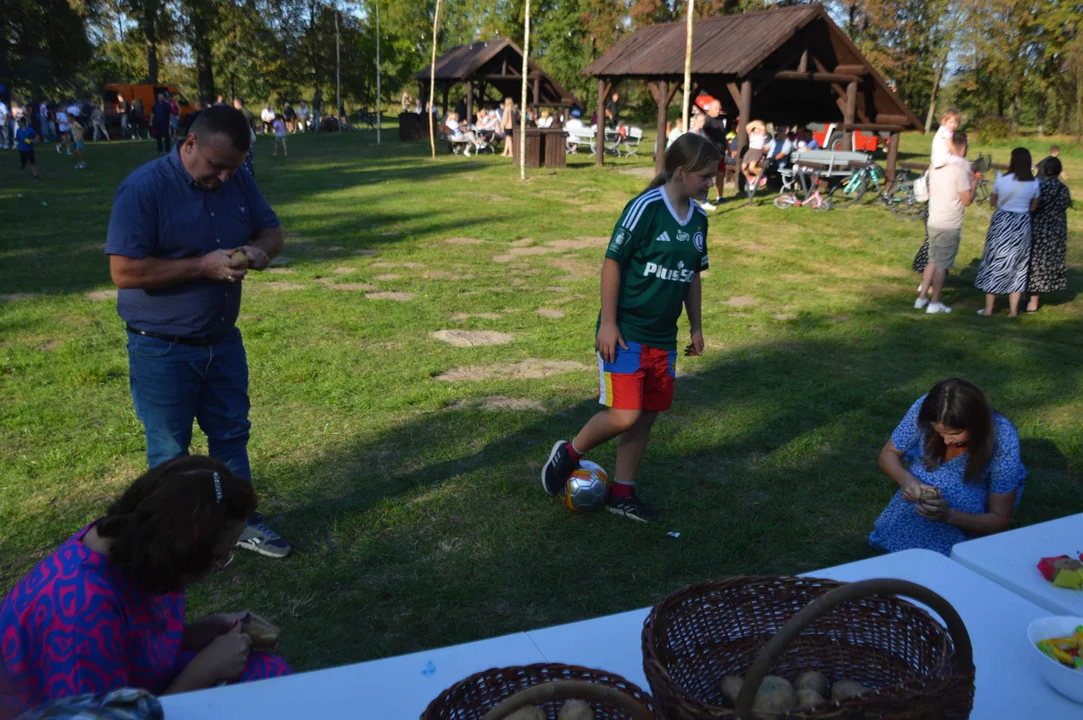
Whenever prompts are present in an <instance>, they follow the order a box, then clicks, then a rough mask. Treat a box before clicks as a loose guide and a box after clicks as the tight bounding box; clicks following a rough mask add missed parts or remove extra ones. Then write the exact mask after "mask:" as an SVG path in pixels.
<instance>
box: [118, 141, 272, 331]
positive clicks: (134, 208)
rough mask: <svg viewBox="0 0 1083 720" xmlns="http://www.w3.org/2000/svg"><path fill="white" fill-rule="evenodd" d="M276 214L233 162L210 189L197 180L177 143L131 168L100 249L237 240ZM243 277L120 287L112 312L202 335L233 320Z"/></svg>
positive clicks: (173, 248) (195, 251)
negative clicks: (151, 287) (223, 179)
mask: <svg viewBox="0 0 1083 720" xmlns="http://www.w3.org/2000/svg"><path fill="white" fill-rule="evenodd" d="M278 224H279V223H278V216H277V215H275V213H274V211H273V210H271V206H270V205H268V204H267V201H266V200H264V199H263V194H262V193H261V192H260V191H259V188H258V187H257V186H256V181H255V180H253V179H252V176H251V175H249V174H248V172H247V171H245V170H243V169H242V170H238V171H237V173H236V174H235V175H234V176H233V177H232V178H231V179H230V180H229V182H226V183H224V184H222V185H220V186H219V187H218V189H217V190H213V191H206V190H203V189H201V188H200V187H199V185H197V184H196V182H195V181H194V180H193V179H192V176H191V175H189V174H188V171H187V170H185V169H184V165H182V164H181V159H180V154H179V152H178V151H177V150H174V151H173V152H171V153H169V154H168V155H166V156H165V157H162V158H158V159H157V160H152V161H151V162H149V163H147V164H146V165H143V166H142V167H140V168H138V169H137V170H136V171H135V172H133V173H132V174H131V175H129V176H128V178H127V179H126V180H125V181H124V182H123V183H121V185H120V188H119V189H118V190H117V194H116V197H115V198H114V199H113V214H112V216H111V217H110V218H109V234H108V237H107V238H106V241H105V253H106V254H107V255H123V256H125V257H130V258H146V257H155V258H162V259H165V260H178V259H182V258H194V257H200V256H202V255H206V254H207V253H210V252H213V251H215V250H229V249H231V248H237V247H241V246H243V245H247V244H249V242H250V241H251V240H252V238H254V237H255V236H256V235H257V234H259V233H260V231H262V230H263V229H265V228H269V227H277V226H278ZM242 285H243V283H239V282H238V283H230V282H221V281H217V280H209V279H199V280H193V281H191V282H186V283H180V284H178V285H171V286H170V287H165V288H158V289H156V290H136V289H123V290H120V291H119V293H118V294H117V313H118V314H119V315H120V317H121V318H122V319H123V320H124V321H125V322H126V323H128V324H129V325H131V326H132V327H134V328H136V329H139V330H146V331H148V332H156V333H161V334H164V335H180V336H183V337H207V336H211V335H218V334H220V333H223V332H225V331H227V330H229V329H230V328H232V327H233V325H234V324H235V323H236V322H237V315H238V313H239V312H240V309H241V286H242Z"/></svg>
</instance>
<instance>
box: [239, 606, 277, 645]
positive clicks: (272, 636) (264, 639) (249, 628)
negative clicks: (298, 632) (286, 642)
mask: <svg viewBox="0 0 1083 720" xmlns="http://www.w3.org/2000/svg"><path fill="white" fill-rule="evenodd" d="M241 632H243V633H244V634H245V635H247V636H248V637H250V638H252V649H253V650H274V649H275V648H276V647H278V638H279V636H280V635H281V634H282V631H281V630H279V629H278V628H276V627H275V626H274V625H270V624H268V623H265V622H263V621H262V620H260V619H259V618H255V617H252V615H251V614H249V615H246V616H245V617H244V619H243V620H241Z"/></svg>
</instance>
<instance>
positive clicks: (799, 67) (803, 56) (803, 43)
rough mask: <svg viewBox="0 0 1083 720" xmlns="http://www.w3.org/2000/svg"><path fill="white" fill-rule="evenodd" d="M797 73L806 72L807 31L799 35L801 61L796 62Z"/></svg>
mask: <svg viewBox="0 0 1083 720" xmlns="http://www.w3.org/2000/svg"><path fill="white" fill-rule="evenodd" d="M797 71H798V72H808V31H807V30H806V31H805V32H803V33H802V34H801V59H800V60H798V61H797Z"/></svg>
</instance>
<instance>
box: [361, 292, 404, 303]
mask: <svg viewBox="0 0 1083 720" xmlns="http://www.w3.org/2000/svg"><path fill="white" fill-rule="evenodd" d="M365 297H366V298H368V299H369V300H394V301H395V302H410V301H411V300H413V299H414V298H415V297H416V296H415V295H414V294H413V293H404V292H376V293H369V294H368V295H366V296H365Z"/></svg>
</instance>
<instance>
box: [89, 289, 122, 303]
mask: <svg viewBox="0 0 1083 720" xmlns="http://www.w3.org/2000/svg"><path fill="white" fill-rule="evenodd" d="M86 299H87V300H95V301H97V300H116V299H117V291H116V290H95V291H93V292H88V293H87V294H86Z"/></svg>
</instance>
